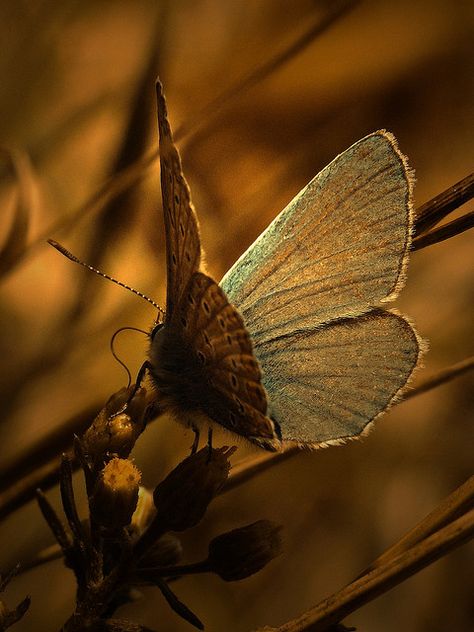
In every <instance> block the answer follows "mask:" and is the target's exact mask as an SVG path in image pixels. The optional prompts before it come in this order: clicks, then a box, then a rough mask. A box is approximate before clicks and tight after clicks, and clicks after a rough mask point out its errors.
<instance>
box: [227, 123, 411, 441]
mask: <svg viewBox="0 0 474 632" xmlns="http://www.w3.org/2000/svg"><path fill="white" fill-rule="evenodd" d="M411 194H412V177H411V175H410V172H409V170H408V167H407V164H406V160H405V158H404V157H403V155H402V154H401V153H400V152H399V150H398V147H397V145H396V141H395V139H394V137H393V136H392V135H391V134H389V133H387V132H384V131H382V132H377V133H375V134H372V135H370V136H367V137H366V138H364V139H362V140H361V141H359V142H358V143H356V144H355V145H353V146H352V147H350V148H349V149H348V150H346V151H345V152H344V153H343V154H341V155H340V156H338V157H337V158H336V159H335V160H334V161H333V162H332V163H331V164H330V165H328V167H326V168H325V169H323V171H322V172H321V173H320V174H318V175H317V176H316V177H315V178H314V179H313V180H312V181H311V182H310V183H309V184H308V186H307V187H306V188H305V189H303V191H302V192H301V193H300V194H299V195H298V196H297V197H296V198H295V199H294V200H293V201H292V202H291V203H290V204H289V205H288V206H287V207H286V209H284V210H283V211H282V212H281V213H280V215H279V216H277V218H276V219H275V220H274V221H273V222H272V224H270V226H269V227H268V228H267V230H266V231H265V232H264V233H262V235H261V236H260V237H259V238H258V239H257V241H256V242H255V243H254V244H253V245H252V246H251V247H250V248H249V249H248V250H247V251H246V252H245V253H244V254H243V255H242V257H241V258H240V259H239V260H238V261H237V262H236V264H235V265H234V266H233V267H232V268H231V269H230V270H229V272H228V273H227V274H226V275H225V277H224V278H223V279H222V281H221V285H222V287H223V288H224V290H225V291H226V293H227V295H228V296H229V299H230V300H231V301H232V302H233V303H234V304H235V305H236V306H237V307H238V308H239V310H240V311H241V313H242V314H243V317H244V320H245V323H246V326H247V328H248V329H249V331H250V334H251V336H252V340H253V342H254V349H255V354H256V356H257V358H258V360H259V361H260V363H261V365H262V367H263V384H264V386H265V388H266V389H267V392H268V394H269V400H270V412H271V416H272V418H274V419H275V420H276V421H277V422H278V423H279V424H280V427H281V434H282V438H283V439H288V440H292V441H296V442H298V443H301V444H306V445H314V446H316V445H321V444H327V443H331V442H337V441H339V440H344V439H347V438H350V437H354V436H357V435H359V434H360V433H361V432H363V431H364V429H366V428H367V427H368V426H369V425H370V422H371V421H373V420H374V419H375V418H376V417H377V416H378V415H379V414H380V413H382V412H383V411H385V410H386V409H387V408H388V406H389V405H390V403H391V402H392V401H394V399H396V397H397V394H398V393H400V391H401V390H402V389H403V388H404V387H405V385H406V383H407V382H408V380H409V379H410V376H411V374H412V372H413V370H414V368H415V367H416V365H417V364H418V361H419V356H420V342H419V340H418V338H417V335H416V333H415V332H414V330H413V328H412V327H411V325H410V324H409V323H408V322H407V321H406V320H405V319H404V318H402V317H401V316H398V315H396V314H394V313H391V312H388V311H384V310H383V309H381V308H382V307H383V305H384V304H385V303H386V302H388V301H391V300H393V299H394V298H395V297H396V295H397V294H398V292H399V290H400V288H401V286H402V284H403V281H404V273H405V267H406V262H407V255H408V251H409V248H410V241H411V232H412V208H411V206H412V205H411Z"/></svg>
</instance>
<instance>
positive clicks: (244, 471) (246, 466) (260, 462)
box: [221, 445, 301, 494]
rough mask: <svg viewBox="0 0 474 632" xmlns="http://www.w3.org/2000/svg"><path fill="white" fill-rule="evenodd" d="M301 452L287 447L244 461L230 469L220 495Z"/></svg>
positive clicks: (292, 447)
mask: <svg viewBox="0 0 474 632" xmlns="http://www.w3.org/2000/svg"><path fill="white" fill-rule="evenodd" d="M300 452H301V448H298V447H297V446H293V445H291V446H288V447H287V448H284V449H283V451H282V452H277V453H275V452H273V453H271V454H269V453H265V454H262V455H259V456H257V457H256V458H254V459H252V460H251V461H248V460H247V461H244V462H243V463H239V465H236V466H234V467H233V468H232V470H231V473H230V476H229V478H228V479H227V483H226V484H225V485H224V488H223V489H222V492H221V493H222V494H225V493H226V492H229V491H230V490H232V489H234V488H235V487H239V486H240V485H242V484H243V483H246V482H247V481H248V480H250V479H252V478H254V477H255V476H257V475H258V474H260V473H261V472H264V471H265V470H267V469H268V468H269V467H273V466H274V465H277V464H278V463H282V462H283V461H286V460H287V459H289V458H291V457H292V456H295V454H299V453H300Z"/></svg>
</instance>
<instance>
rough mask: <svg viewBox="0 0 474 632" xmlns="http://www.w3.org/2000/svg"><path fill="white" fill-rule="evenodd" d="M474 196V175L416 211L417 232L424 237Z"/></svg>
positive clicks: (457, 183)
mask: <svg viewBox="0 0 474 632" xmlns="http://www.w3.org/2000/svg"><path fill="white" fill-rule="evenodd" d="M473 196H474V173H471V174H470V175H468V176H466V177H465V178H463V179H462V180H460V181H459V182H456V184H453V185H452V186H450V187H449V188H448V189H446V190H445V191H443V192H442V193H440V194H439V195H437V196H436V197H434V198H432V199H431V200H428V202H425V203H424V204H422V205H421V206H419V207H418V208H417V210H416V221H415V231H416V235H422V234H424V233H426V232H427V231H429V230H430V229H431V228H433V226H435V225H436V224H437V223H438V222H440V221H441V220H442V219H443V218H444V217H446V216H447V215H449V213H451V212H452V211H454V210H455V209H457V208H458V207H459V206H461V205H462V204H464V203H465V202H467V201H469V200H470V199H472V197H473Z"/></svg>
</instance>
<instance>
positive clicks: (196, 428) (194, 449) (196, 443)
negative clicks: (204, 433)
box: [191, 424, 200, 454]
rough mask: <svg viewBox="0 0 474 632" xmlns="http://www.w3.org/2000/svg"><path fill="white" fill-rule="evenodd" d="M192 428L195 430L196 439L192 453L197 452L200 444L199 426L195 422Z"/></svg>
mask: <svg viewBox="0 0 474 632" xmlns="http://www.w3.org/2000/svg"><path fill="white" fill-rule="evenodd" d="M191 430H192V431H193V432H194V441H193V444H192V446H191V454H196V452H197V449H198V446H199V436H200V433H199V428H198V427H197V426H195V425H194V424H191Z"/></svg>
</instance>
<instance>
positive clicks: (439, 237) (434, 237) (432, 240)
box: [412, 211, 474, 250]
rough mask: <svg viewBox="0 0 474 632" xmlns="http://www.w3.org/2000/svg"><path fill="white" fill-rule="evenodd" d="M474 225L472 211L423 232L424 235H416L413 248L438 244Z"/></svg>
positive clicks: (419, 248) (417, 248)
mask: <svg viewBox="0 0 474 632" xmlns="http://www.w3.org/2000/svg"><path fill="white" fill-rule="evenodd" d="M473 226H474V211H470V212H469V213H466V214H465V215H463V216H462V217H458V218H457V219H454V220H453V221H452V222H448V223H447V224H443V226H439V228H435V229H434V230H430V231H428V232H426V233H423V234H422V235H419V236H418V237H415V239H414V240H413V244H412V249H413V250H421V249H422V248H426V247H427V246H432V245H433V244H437V243H439V242H440V241H444V240H445V239H449V238H450V237H455V236H456V235H460V234H461V233H463V232H465V231H466V230H469V229H470V228H472V227H473Z"/></svg>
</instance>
